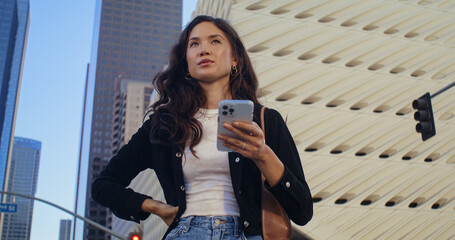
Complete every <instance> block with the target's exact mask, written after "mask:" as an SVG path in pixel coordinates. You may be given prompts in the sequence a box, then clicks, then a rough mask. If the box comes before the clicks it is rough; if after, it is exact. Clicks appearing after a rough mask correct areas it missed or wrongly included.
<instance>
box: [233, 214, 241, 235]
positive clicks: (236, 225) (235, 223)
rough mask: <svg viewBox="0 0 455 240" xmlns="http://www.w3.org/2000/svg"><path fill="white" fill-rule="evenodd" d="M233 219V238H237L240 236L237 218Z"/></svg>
mask: <svg viewBox="0 0 455 240" xmlns="http://www.w3.org/2000/svg"><path fill="white" fill-rule="evenodd" d="M233 218H234V237H239V236H240V228H239V218H238V217H233Z"/></svg>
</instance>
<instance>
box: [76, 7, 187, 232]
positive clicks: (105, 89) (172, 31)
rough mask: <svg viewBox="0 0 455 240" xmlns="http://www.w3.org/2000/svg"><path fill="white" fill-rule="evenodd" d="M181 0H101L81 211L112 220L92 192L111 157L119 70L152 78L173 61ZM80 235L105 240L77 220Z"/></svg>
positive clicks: (87, 106) (87, 102)
mask: <svg viewBox="0 0 455 240" xmlns="http://www.w3.org/2000/svg"><path fill="white" fill-rule="evenodd" d="M181 22H182V1H181V0H172V1H169V0H140V1H139V0H138V1H131V0H98V1H96V8H95V21H94V32H93V46H92V55H91V60H90V64H89V68H88V73H87V79H86V93H85V99H84V115H83V126H82V134H81V146H80V156H79V172H78V177H77V193H76V206H75V211H76V212H77V213H78V214H81V215H85V216H86V217H88V218H90V219H93V220H94V221H96V222H98V223H100V224H102V225H106V224H107V219H109V218H110V215H111V214H110V213H109V212H108V211H107V210H106V208H104V207H102V206H100V205H99V204H97V203H96V202H94V201H93V200H92V198H91V196H90V192H91V184H92V182H93V180H94V178H96V177H97V176H98V174H99V173H100V172H101V171H102V169H103V168H104V167H105V166H106V164H107V163H108V161H109V159H110V157H111V135H112V132H111V131H112V110H113V103H114V100H115V99H114V95H115V94H114V86H115V80H116V78H117V77H118V75H120V74H121V75H123V76H124V78H128V79H135V80H137V81H149V82H150V81H151V80H152V79H153V77H154V76H155V74H156V73H157V72H158V71H160V70H161V69H162V68H163V66H164V65H165V64H166V63H167V61H168V54H169V50H170V48H171V46H172V45H173V44H174V43H175V42H176V39H177V37H178V34H179V33H180V31H181V25H182V24H181ZM74 232H75V239H88V240H105V239H106V238H109V236H108V235H107V234H105V233H104V232H103V231H100V230H97V229H95V228H93V227H90V226H88V225H86V226H84V224H83V222H81V221H80V220H75V227H74Z"/></svg>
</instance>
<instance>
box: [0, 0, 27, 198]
mask: <svg viewBox="0 0 455 240" xmlns="http://www.w3.org/2000/svg"><path fill="white" fill-rule="evenodd" d="M28 16H29V0H1V1H0V24H1V27H0V78H1V80H2V82H1V85H0V189H3V190H4V189H5V187H6V185H5V183H6V182H5V174H6V171H7V166H8V159H10V158H11V156H10V153H11V147H12V146H11V143H12V140H13V133H14V122H15V117H16V108H17V102H18V101H17V100H18V99H19V97H18V95H19V94H18V91H19V86H20V81H21V73H22V65H23V64H22V63H23V60H24V55H25V45H26V39H27V30H28V21H29V18H28Z"/></svg>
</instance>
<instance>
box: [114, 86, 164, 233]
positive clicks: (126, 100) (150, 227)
mask: <svg viewBox="0 0 455 240" xmlns="http://www.w3.org/2000/svg"><path fill="white" fill-rule="evenodd" d="M153 96H154V95H152V84H151V83H150V82H141V81H134V80H129V79H123V78H121V77H119V78H118V79H117V83H116V94H115V102H114V111H113V122H112V154H115V153H117V151H118V150H119V149H120V148H121V147H122V146H123V145H125V144H126V143H127V142H128V141H129V140H130V139H131V137H132V136H133V134H134V133H136V131H137V129H138V128H139V127H141V125H142V123H143V120H144V115H145V113H146V111H147V109H148V107H149V105H150V102H151V101H153V100H152V99H153ZM128 187H129V188H131V189H134V190H135V191H136V192H140V193H142V194H146V195H149V196H153V198H154V199H156V200H159V201H163V202H164V201H165V198H164V193H163V190H162V189H161V186H160V184H159V181H158V178H157V177H156V174H155V172H154V171H152V170H150V169H147V170H144V171H142V172H141V173H139V175H138V176H136V177H135V178H134V179H133V180H132V181H131V183H130V185H129V186H128ZM107 225H108V226H111V227H112V230H113V231H114V232H116V233H118V234H120V235H122V236H125V237H126V236H129V235H130V234H131V233H140V235H141V236H142V238H144V239H160V238H161V236H162V235H163V234H164V232H165V231H166V229H167V225H166V224H165V223H164V221H163V220H161V218H159V217H158V216H155V215H152V216H150V217H149V218H147V219H146V220H145V221H142V222H140V223H139V224H137V223H135V222H132V221H126V220H123V219H120V218H117V217H115V216H112V219H108V220H107Z"/></svg>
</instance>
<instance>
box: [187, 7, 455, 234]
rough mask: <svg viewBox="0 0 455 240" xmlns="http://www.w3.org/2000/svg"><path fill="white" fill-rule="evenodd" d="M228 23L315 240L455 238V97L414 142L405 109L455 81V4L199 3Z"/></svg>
mask: <svg viewBox="0 0 455 240" xmlns="http://www.w3.org/2000/svg"><path fill="white" fill-rule="evenodd" d="M199 14H207V15H212V16H217V17H223V18H226V19H228V20H229V21H230V22H231V23H232V25H233V26H234V27H235V28H236V29H237V30H238V32H239V34H240V35H241V37H242V39H243V42H244V44H245V46H246V48H247V50H248V52H249V55H250V57H251V58H252V60H253V63H254V66H255V70H256V73H257V74H258V77H259V80H260V91H259V94H260V96H261V101H262V103H263V104H265V105H267V106H269V107H272V108H275V109H277V110H279V111H280V112H281V114H282V115H283V116H284V117H286V119H287V124H288V127H289V129H290V131H291V133H292V134H293V137H294V140H295V142H296V144H297V147H298V150H299V152H300V156H301V159H302V164H303V167H304V171H305V174H306V179H307V181H308V184H309V185H310V188H311V190H312V194H313V202H314V204H315V214H314V218H313V219H312V221H311V222H310V223H308V224H307V225H306V226H303V227H300V226H294V227H295V228H296V230H297V231H300V232H302V233H304V234H305V235H307V236H309V237H310V238H314V239H455V201H454V199H455V88H452V89H449V90H447V91H446V92H444V93H441V94H440V95H438V96H436V97H434V98H433V99H432V102H433V111H434V116H435V123H436V132H437V134H436V135H435V136H434V137H432V138H430V139H429V140H427V141H425V142H423V141H422V140H421V137H420V134H418V133H417V132H416V131H415V125H416V122H415V121H414V119H413V114H414V113H413V112H414V111H413V109H412V106H411V103H412V101H413V100H414V99H417V98H418V97H420V96H422V95H423V94H424V93H426V92H430V93H435V92H436V91H438V90H439V89H441V88H443V87H445V86H447V85H449V84H450V83H452V82H454V81H455V49H454V47H455V1H453V0H420V1H419V0H381V1H379V0H280V1H274V0H262V1H258V0H237V1H234V0H226V1H221V0H219V1H208V0H200V1H199V2H198V7H197V9H196V11H195V12H194V14H193V15H199Z"/></svg>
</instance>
